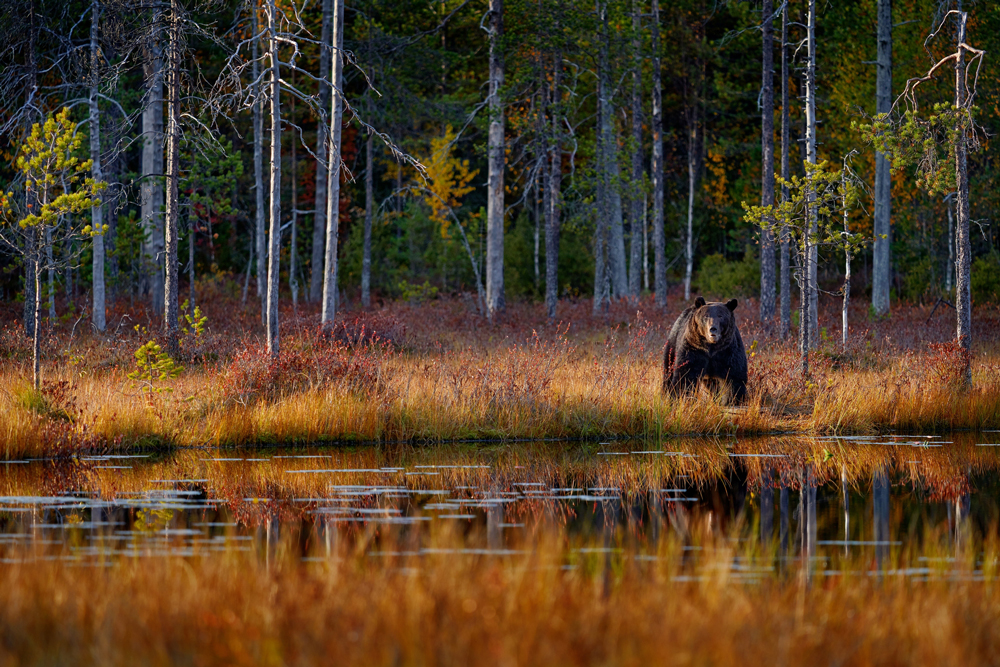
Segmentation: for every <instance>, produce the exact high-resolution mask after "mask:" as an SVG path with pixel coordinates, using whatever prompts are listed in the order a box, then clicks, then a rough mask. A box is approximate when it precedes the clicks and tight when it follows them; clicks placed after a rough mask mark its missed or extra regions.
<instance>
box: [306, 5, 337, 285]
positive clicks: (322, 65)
mask: <svg viewBox="0 0 1000 667" xmlns="http://www.w3.org/2000/svg"><path fill="white" fill-rule="evenodd" d="M332 23H333V0H323V27H322V32H321V37H320V42H321V46H320V55H319V71H320V72H322V73H324V74H326V73H327V72H329V71H330V54H331V48H330V39H331V36H330V33H331V31H332V25H331V24H332ZM319 106H320V108H321V109H327V108H329V106H330V86H329V85H328V84H326V83H323V82H320V84H319ZM329 136H330V135H329V132H328V131H327V125H326V124H325V123H324V122H323V119H322V118H319V119H317V122H316V155H317V156H319V157H320V159H318V160H316V200H315V204H314V213H313V234H312V258H311V263H310V265H309V268H310V272H309V300H310V301H319V300H320V298H322V296H323V258H324V252H323V250H324V241H325V239H326V179H327V165H326V161H325V160H323V159H322V157H323V156H325V155H329V154H330V149H329V146H327V137H329Z"/></svg>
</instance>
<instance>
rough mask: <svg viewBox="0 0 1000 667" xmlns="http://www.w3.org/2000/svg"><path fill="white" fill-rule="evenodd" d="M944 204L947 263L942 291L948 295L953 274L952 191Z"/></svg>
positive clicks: (953, 205)
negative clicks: (946, 231) (945, 210)
mask: <svg viewBox="0 0 1000 667" xmlns="http://www.w3.org/2000/svg"><path fill="white" fill-rule="evenodd" d="M945 205H946V206H947V209H948V264H947V265H946V266H945V272H944V291H945V293H946V294H949V295H950V294H951V288H952V287H953V283H952V280H953V277H954V275H955V216H954V215H953V214H952V209H953V208H954V207H955V194H954V193H952V194H950V195H948V197H947V198H946V200H945Z"/></svg>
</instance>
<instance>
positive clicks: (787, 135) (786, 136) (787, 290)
mask: <svg viewBox="0 0 1000 667" xmlns="http://www.w3.org/2000/svg"><path fill="white" fill-rule="evenodd" d="M790 142H791V118H790V109H789V95H788V4H787V3H786V4H784V5H783V6H782V9H781V178H782V179H783V180H785V181H787V180H788V179H789V177H790V174H791V171H790V169H789V167H790V164H789V149H790V145H791V144H790ZM788 194H789V193H788V188H787V187H786V186H782V187H781V201H783V202H786V201H788ZM789 251H790V248H789V232H788V226H787V225H782V227H781V339H782V340H784V339H786V338H788V333H789V332H790V331H791V329H792V278H791V273H792V272H791V266H790V263H791V258H790V256H789Z"/></svg>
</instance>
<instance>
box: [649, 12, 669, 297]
mask: <svg viewBox="0 0 1000 667" xmlns="http://www.w3.org/2000/svg"><path fill="white" fill-rule="evenodd" d="M651 1H652V12H653V21H652V29H651V37H652V51H653V117H652V125H653V127H652V132H653V156H652V164H651V165H650V171H651V172H652V181H653V258H654V259H653V290H654V291H655V292H656V305H657V306H659V307H660V308H666V306H667V258H666V250H665V247H664V246H665V242H666V237H665V235H664V233H663V86H662V83H661V72H660V3H659V0H651Z"/></svg>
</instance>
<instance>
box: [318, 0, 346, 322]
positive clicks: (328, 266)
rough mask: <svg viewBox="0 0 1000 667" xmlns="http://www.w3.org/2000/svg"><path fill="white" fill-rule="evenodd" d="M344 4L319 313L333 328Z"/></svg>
mask: <svg viewBox="0 0 1000 667" xmlns="http://www.w3.org/2000/svg"><path fill="white" fill-rule="evenodd" d="M343 48H344V0H333V53H332V54H331V57H330V80H331V82H332V84H333V90H332V91H331V99H332V103H331V107H332V108H331V110H330V133H329V135H328V136H329V137H330V141H329V144H330V152H329V154H328V155H329V157H328V160H327V164H328V171H327V178H326V258H325V262H324V273H323V312H322V315H321V317H320V323H321V324H322V325H323V327H325V328H330V327H332V326H333V320H334V317H335V316H336V314H337V236H338V234H339V233H340V130H341V128H340V125H341V119H342V113H343V106H342V100H341V96H342V95H343V92H344V91H343V88H342V85H343V78H344V54H343Z"/></svg>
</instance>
